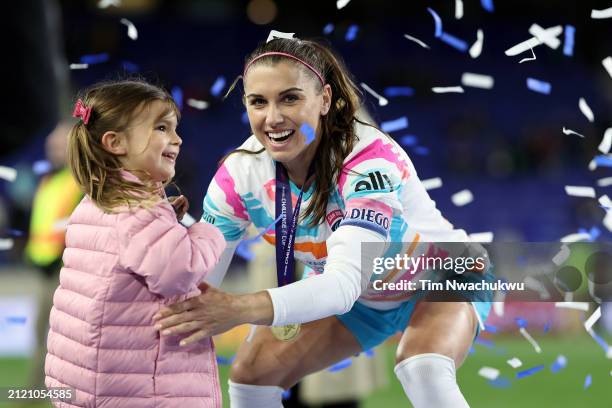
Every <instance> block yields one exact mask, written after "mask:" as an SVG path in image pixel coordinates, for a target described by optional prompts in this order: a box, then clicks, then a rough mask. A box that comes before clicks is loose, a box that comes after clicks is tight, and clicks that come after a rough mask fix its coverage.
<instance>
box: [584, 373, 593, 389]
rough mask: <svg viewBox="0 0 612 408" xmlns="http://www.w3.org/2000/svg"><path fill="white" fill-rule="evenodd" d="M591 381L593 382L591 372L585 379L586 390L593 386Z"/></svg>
mask: <svg viewBox="0 0 612 408" xmlns="http://www.w3.org/2000/svg"><path fill="white" fill-rule="evenodd" d="M591 383H592V377H591V374H587V376H586V378H585V379H584V389H585V390H586V389H587V388H589V387H590V386H591Z"/></svg>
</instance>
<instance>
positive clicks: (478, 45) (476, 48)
mask: <svg viewBox="0 0 612 408" xmlns="http://www.w3.org/2000/svg"><path fill="white" fill-rule="evenodd" d="M483 40H484V34H483V32H482V30H481V29H480V28H479V29H478V31H476V42H474V44H472V46H471V47H470V57H472V58H478V57H479V56H480V53H482V42H483Z"/></svg>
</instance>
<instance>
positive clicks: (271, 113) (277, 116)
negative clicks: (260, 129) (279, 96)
mask: <svg viewBox="0 0 612 408" xmlns="http://www.w3.org/2000/svg"><path fill="white" fill-rule="evenodd" d="M282 122H283V115H282V113H281V111H280V109H278V108H277V107H276V106H274V105H273V104H270V105H269V106H268V111H267V112H266V125H268V126H274V125H278V124H279V123H282Z"/></svg>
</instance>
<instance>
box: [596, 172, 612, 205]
mask: <svg viewBox="0 0 612 408" xmlns="http://www.w3.org/2000/svg"><path fill="white" fill-rule="evenodd" d="M608 178H609V179H611V180H612V177H608ZM603 180H605V179H603ZM598 201H599V204H601V205H603V206H604V207H608V208H612V201H610V197H608V195H607V194H604V195H602V196H601V197H599V200H598Z"/></svg>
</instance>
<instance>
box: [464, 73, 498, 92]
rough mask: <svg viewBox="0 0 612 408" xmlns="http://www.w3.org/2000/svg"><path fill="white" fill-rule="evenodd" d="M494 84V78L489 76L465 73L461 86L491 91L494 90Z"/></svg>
mask: <svg viewBox="0 0 612 408" xmlns="http://www.w3.org/2000/svg"><path fill="white" fill-rule="evenodd" d="M493 83H494V80H493V77H492V76H489V75H481V74H474V73H471V72H464V73H463V75H462V76H461V84H462V85H465V86H471V87H473V88H481V89H491V88H493Z"/></svg>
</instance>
